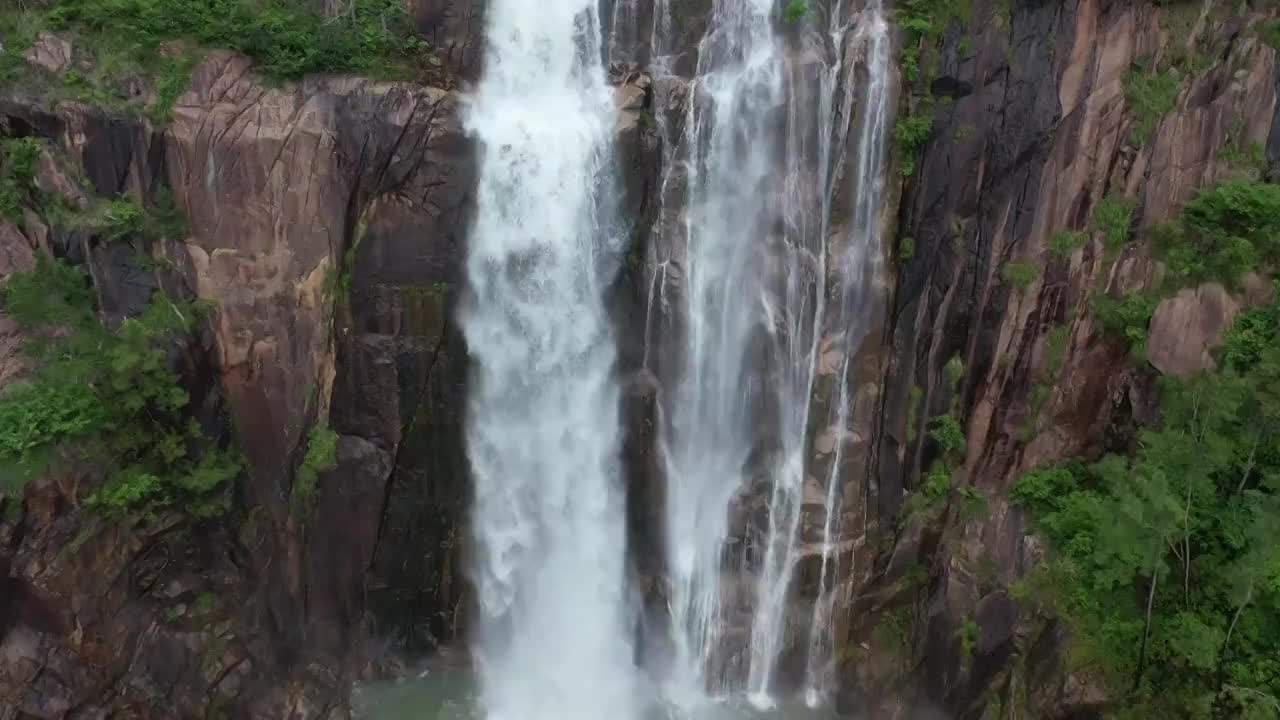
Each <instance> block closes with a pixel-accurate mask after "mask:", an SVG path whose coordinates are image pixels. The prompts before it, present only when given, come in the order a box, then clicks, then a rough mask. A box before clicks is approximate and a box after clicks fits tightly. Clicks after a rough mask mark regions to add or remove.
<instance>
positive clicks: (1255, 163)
mask: <svg viewBox="0 0 1280 720" xmlns="http://www.w3.org/2000/svg"><path fill="white" fill-rule="evenodd" d="M1218 159H1219V160H1221V161H1222V162H1223V163H1226V165H1227V167H1229V168H1231V169H1233V170H1235V171H1237V172H1239V173H1242V174H1243V175H1244V176H1245V177H1246V178H1248V179H1252V180H1261V179H1262V175H1263V173H1264V172H1265V171H1266V169H1267V149H1266V146H1264V145H1263V144H1262V143H1256V142H1255V143H1249V144H1247V145H1245V146H1243V147H1241V146H1240V144H1239V143H1236V142H1228V143H1227V144H1226V145H1224V146H1223V147H1222V150H1221V151H1220V152H1219V153H1218Z"/></svg>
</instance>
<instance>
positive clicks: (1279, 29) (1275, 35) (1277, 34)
mask: <svg viewBox="0 0 1280 720" xmlns="http://www.w3.org/2000/svg"><path fill="white" fill-rule="evenodd" d="M1258 37H1259V38H1261V39H1262V42H1264V43H1266V44H1267V45H1270V46H1271V47H1273V48H1276V49H1277V50H1280V20H1267V21H1265V22H1262V23H1259V25H1258Z"/></svg>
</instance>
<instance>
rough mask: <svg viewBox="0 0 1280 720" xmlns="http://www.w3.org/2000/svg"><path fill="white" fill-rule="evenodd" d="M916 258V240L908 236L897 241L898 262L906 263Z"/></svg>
mask: <svg viewBox="0 0 1280 720" xmlns="http://www.w3.org/2000/svg"><path fill="white" fill-rule="evenodd" d="M915 256H916V240H915V238H913V237H911V236H910V235H905V236H903V237H902V238H901V239H900V240H898V260H900V261H901V262H907V261H909V260H911V258H913V257H915Z"/></svg>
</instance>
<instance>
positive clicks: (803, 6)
mask: <svg viewBox="0 0 1280 720" xmlns="http://www.w3.org/2000/svg"><path fill="white" fill-rule="evenodd" d="M808 14H809V3H807V2H805V0H791V2H789V3H787V6H786V7H785V8H784V9H783V10H782V17H783V19H784V20H786V21H787V22H788V23H789V24H792V25H794V24H796V23H798V22H800V21H801V20H803V19H804V18H805V16H806V15H808Z"/></svg>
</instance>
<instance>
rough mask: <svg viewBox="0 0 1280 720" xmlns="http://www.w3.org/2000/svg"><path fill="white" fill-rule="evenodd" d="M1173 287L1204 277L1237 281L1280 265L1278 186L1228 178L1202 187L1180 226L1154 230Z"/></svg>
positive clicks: (1225, 281)
mask: <svg viewBox="0 0 1280 720" xmlns="http://www.w3.org/2000/svg"><path fill="white" fill-rule="evenodd" d="M1154 236H1155V246H1156V252H1157V253H1158V255H1159V257H1160V259H1161V260H1163V261H1164V263H1165V266H1166V268H1167V269H1168V274H1167V282H1168V283H1169V285H1170V286H1171V287H1173V288H1177V287H1181V286H1184V285H1195V284H1198V283H1201V282H1204V281H1205V280H1218V281H1221V282H1223V283H1226V284H1227V285H1232V284H1234V283H1236V282H1237V281H1238V280H1239V279H1240V277H1241V276H1242V275H1244V274H1245V273H1247V272H1249V271H1251V270H1260V271H1267V270H1270V269H1274V268H1275V267H1276V266H1277V265H1280V186H1277V185H1272V184H1270V183H1265V182H1261V181H1258V180H1230V181H1227V182H1224V183H1220V184H1218V185H1215V186H1213V187H1211V188H1208V189H1206V190H1202V191H1200V192H1199V193H1198V194H1197V195H1196V196H1195V197H1194V198H1192V200H1191V201H1190V202H1189V203H1187V205H1186V207H1185V208H1183V211H1182V215H1181V217H1180V220H1179V222H1178V223H1177V224H1173V225H1166V226H1163V227H1161V228H1159V229H1158V230H1157V232H1156V233H1155V234H1154Z"/></svg>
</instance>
